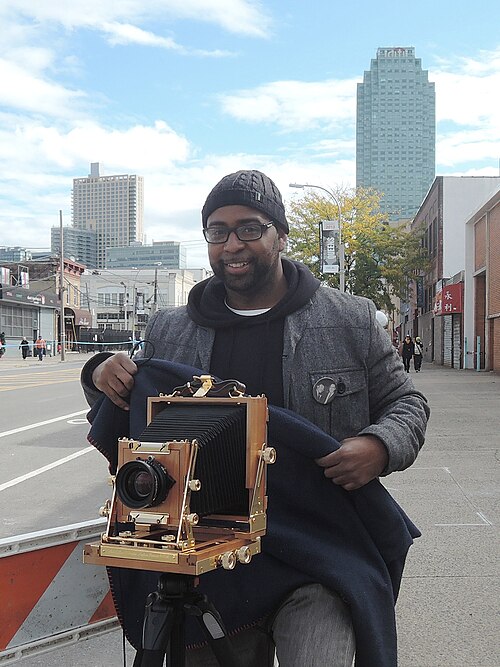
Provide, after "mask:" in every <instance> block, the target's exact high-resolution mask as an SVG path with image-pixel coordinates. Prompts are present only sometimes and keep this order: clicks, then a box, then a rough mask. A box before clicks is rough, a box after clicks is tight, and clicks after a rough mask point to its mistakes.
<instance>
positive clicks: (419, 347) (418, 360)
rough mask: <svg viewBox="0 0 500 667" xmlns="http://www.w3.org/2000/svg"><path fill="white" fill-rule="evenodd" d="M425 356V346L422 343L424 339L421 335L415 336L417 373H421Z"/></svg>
mask: <svg viewBox="0 0 500 667" xmlns="http://www.w3.org/2000/svg"><path fill="white" fill-rule="evenodd" d="M423 358H424V348H423V345H422V339H421V338H420V336H417V337H416V338H415V351H414V353H413V365H414V367H415V373H420V370H421V368H422V359H423Z"/></svg>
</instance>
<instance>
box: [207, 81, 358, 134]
mask: <svg viewBox="0 0 500 667" xmlns="http://www.w3.org/2000/svg"><path fill="white" fill-rule="evenodd" d="M220 101H221V104H222V108H223V110H224V111H225V113H227V114H229V115H230V116H233V118H237V119H239V120H243V121H245V122H248V123H274V124H276V125H277V126H279V127H280V128H282V129H284V130H287V131H295V130H304V129H308V128H311V127H318V126H320V125H321V126H323V127H332V126H335V125H338V124H339V123H343V124H347V125H348V126H349V125H351V126H352V125H353V124H354V118H355V115H356V81H355V80H354V79H347V80H328V81H312V82H305V81H274V82H271V83H266V84H263V85H261V86H257V87H256V88H253V89H247V90H240V91H236V92H235V93H231V94H226V95H222V96H221V97H220Z"/></svg>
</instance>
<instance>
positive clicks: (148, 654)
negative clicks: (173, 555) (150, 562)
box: [133, 574, 243, 667]
mask: <svg viewBox="0 0 500 667" xmlns="http://www.w3.org/2000/svg"><path fill="white" fill-rule="evenodd" d="M187 614H189V615H190V616H195V617H196V619H197V620H198V622H199V623H200V625H201V627H202V629H203V631H204V632H205V634H206V636H207V638H208V641H209V642H210V646H211V647H212V650H213V652H214V654H215V657H216V658H217V661H218V663H219V665H220V666H221V667H243V666H242V664H241V661H240V660H239V658H238V656H237V655H236V653H235V651H234V649H233V647H232V645H231V642H230V640H229V638H228V636H227V635H226V631H225V629H224V626H223V624H222V619H221V617H220V614H219V612H218V611H217V610H216V609H215V607H214V606H213V604H212V603H211V602H209V600H208V599H207V597H206V596H205V595H202V594H201V593H198V592H196V590H195V585H194V577H192V576H189V575H183V574H177V575H175V574H174V575H168V574H161V575H160V576H159V578H158V587H157V590H156V592H154V593H150V594H149V595H148V597H147V600H146V607H145V612H144V625H143V631H142V648H141V649H139V650H138V651H137V654H136V657H135V660H134V664H133V667H162V665H163V660H164V657H165V656H167V666H168V667H184V665H185V662H186V648H185V628H184V626H185V621H186V615H187Z"/></svg>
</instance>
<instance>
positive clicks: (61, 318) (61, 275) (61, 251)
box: [59, 210, 66, 361]
mask: <svg viewBox="0 0 500 667" xmlns="http://www.w3.org/2000/svg"><path fill="white" fill-rule="evenodd" d="M59 233H60V235H61V239H60V246H59V271H60V272H59V294H60V296H61V309H60V311H59V340H60V341H61V361H65V360H66V357H65V353H66V350H65V347H66V340H65V338H66V331H65V327H64V235H63V219H62V211H61V210H59Z"/></svg>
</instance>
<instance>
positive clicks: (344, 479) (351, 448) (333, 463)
mask: <svg viewBox="0 0 500 667" xmlns="http://www.w3.org/2000/svg"><path fill="white" fill-rule="evenodd" d="M388 460H389V456H388V454H387V450H386V448H385V446H384V444H383V443H382V441H381V440H380V439H379V438H377V437H376V436H374V435H358V436H356V437H354V438H346V439H345V440H342V442H341V447H340V449H337V450H336V451H334V452H331V453H330V454H327V455H326V456H323V457H322V458H320V459H316V463H317V464H318V465H319V466H321V467H322V468H324V469H325V477H328V478H329V479H331V480H332V482H333V483H334V484H338V485H339V486H341V487H342V488H344V489H345V490H346V491H354V489H359V488H360V487H362V486H364V485H365V484H368V482H371V480H372V479H375V478H376V477H378V476H379V475H380V473H381V472H382V471H383V470H384V468H385V467H386V465H387V463H388Z"/></svg>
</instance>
